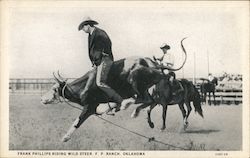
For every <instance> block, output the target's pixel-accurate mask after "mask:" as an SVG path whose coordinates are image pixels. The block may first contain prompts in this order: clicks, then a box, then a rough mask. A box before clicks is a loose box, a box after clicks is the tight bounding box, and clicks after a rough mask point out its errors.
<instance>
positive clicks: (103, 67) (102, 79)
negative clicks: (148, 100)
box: [96, 58, 123, 112]
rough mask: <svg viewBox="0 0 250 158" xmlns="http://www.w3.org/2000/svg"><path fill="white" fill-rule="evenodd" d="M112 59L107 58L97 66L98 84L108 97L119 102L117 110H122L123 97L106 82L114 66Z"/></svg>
mask: <svg viewBox="0 0 250 158" xmlns="http://www.w3.org/2000/svg"><path fill="white" fill-rule="evenodd" d="M112 63H113V62H112V60H110V59H108V58H105V59H103V61H102V63H101V64H100V65H99V66H98V67H97V74H96V85H97V86H98V87H99V88H100V89H101V90H102V91H104V92H105V94H106V95H107V97H108V98H111V99H113V100H114V101H115V102H116V103H117V107H116V112H117V111H119V110H120V107H121V103H122V100H123V98H122V97H121V96H120V95H119V94H118V93H116V91H115V90H113V89H112V88H111V87H109V86H108V85H107V84H106V82H107V79H108V73H109V70H110V68H111V66H112Z"/></svg>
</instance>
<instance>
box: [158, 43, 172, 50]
mask: <svg viewBox="0 0 250 158" xmlns="http://www.w3.org/2000/svg"><path fill="white" fill-rule="evenodd" d="M160 48H161V49H170V46H169V45H167V44H166V43H163V44H162V45H161V47H160Z"/></svg>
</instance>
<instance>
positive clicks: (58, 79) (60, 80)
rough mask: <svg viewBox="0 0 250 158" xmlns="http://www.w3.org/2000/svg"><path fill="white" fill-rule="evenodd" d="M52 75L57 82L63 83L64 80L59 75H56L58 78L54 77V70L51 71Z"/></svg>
mask: <svg viewBox="0 0 250 158" xmlns="http://www.w3.org/2000/svg"><path fill="white" fill-rule="evenodd" d="M53 76H54V78H55V80H56V81H57V82H58V83H63V82H65V81H64V80H63V79H62V77H61V76H59V75H58V77H59V78H58V77H56V75H55V72H53Z"/></svg>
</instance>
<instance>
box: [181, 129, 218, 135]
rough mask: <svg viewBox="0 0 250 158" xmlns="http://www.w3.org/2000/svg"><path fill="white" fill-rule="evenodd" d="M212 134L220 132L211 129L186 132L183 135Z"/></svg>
mask: <svg viewBox="0 0 250 158" xmlns="http://www.w3.org/2000/svg"><path fill="white" fill-rule="evenodd" d="M214 132H220V130H213V129H202V130H187V131H185V133H196V134H210V133H214Z"/></svg>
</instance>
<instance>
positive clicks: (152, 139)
mask: <svg viewBox="0 0 250 158" xmlns="http://www.w3.org/2000/svg"><path fill="white" fill-rule="evenodd" d="M96 117H98V118H99V119H101V120H103V121H105V122H108V123H110V124H112V125H114V126H116V127H119V128H121V129H124V130H125V131H128V132H130V133H133V134H135V135H137V136H140V137H143V138H146V139H148V142H151V141H152V142H156V143H160V144H163V145H166V146H170V147H173V148H177V149H182V150H189V149H188V148H183V147H179V146H175V145H171V144H167V143H164V142H161V141H158V140H156V139H155V137H147V136H145V135H142V134H140V133H137V132H134V131H132V130H129V129H127V128H125V127H122V126H120V125H117V124H115V123H113V122H111V121H109V120H106V119H104V118H102V117H100V116H96Z"/></svg>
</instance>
